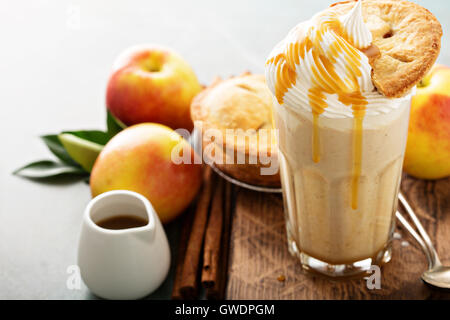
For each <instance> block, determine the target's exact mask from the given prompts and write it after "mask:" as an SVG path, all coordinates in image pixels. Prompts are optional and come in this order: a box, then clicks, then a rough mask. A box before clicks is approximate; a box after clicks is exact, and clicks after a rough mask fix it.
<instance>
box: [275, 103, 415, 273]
mask: <svg viewBox="0 0 450 320" xmlns="http://www.w3.org/2000/svg"><path fill="white" fill-rule="evenodd" d="M395 101H396V105H395V107H394V108H386V109H387V110H388V111H385V113H380V114H374V115H366V116H365V117H364V120H363V122H362V133H361V134H360V140H359V146H360V156H361V157H360V162H359V163H360V165H359V171H358V172H359V174H358V176H357V177H355V172H356V171H355V133H356V129H355V120H354V119H353V118H350V117H348V118H342V119H340V118H328V117H326V116H320V117H319V118H318V121H317V119H316V121H315V120H314V118H313V115H312V113H311V112H308V111H302V110H308V108H296V109H295V110H294V109H292V108H289V107H287V106H286V105H279V104H278V102H277V100H276V99H274V122H275V126H276V128H277V129H279V150H280V172H281V180H282V186H283V197H284V206H285V218H286V229H287V237H288V243H289V250H290V252H291V253H292V254H293V255H295V256H297V257H298V258H299V259H300V261H301V263H302V266H303V267H304V268H305V269H306V270H309V271H313V272H319V273H321V274H325V275H327V276H331V277H347V276H355V275H361V274H365V273H367V271H368V270H369V269H370V268H371V266H372V265H381V264H383V263H386V262H388V261H389V260H390V257H391V240H392V235H393V230H394V223H395V220H394V217H395V212H396V210H397V196H398V191H399V186H400V180H401V171H402V164H403V157H404V152H405V147H406V139H407V133H408V122H409V110H410V105H411V98H410V97H408V98H403V99H397V100H395ZM360 128H361V127H360ZM359 130H361V129H359ZM360 132H361V131H360ZM314 149H316V150H315V151H314ZM314 152H318V155H315V157H317V156H319V157H320V161H318V159H317V158H316V159H314V156H313V153H314ZM356 161H357V160H356Z"/></svg>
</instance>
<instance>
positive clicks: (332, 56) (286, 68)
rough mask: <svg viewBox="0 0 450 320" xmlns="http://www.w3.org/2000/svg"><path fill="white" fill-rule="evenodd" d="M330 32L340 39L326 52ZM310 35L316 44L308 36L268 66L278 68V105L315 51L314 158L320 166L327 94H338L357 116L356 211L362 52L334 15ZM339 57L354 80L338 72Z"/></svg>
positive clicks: (371, 52)
mask: <svg viewBox="0 0 450 320" xmlns="http://www.w3.org/2000/svg"><path fill="white" fill-rule="evenodd" d="M330 31H332V32H334V33H335V34H336V35H338V36H337V37H335V41H334V42H333V43H332V44H331V46H330V48H329V49H328V52H324V51H323V49H322V48H321V45H320V42H321V41H322V40H323V36H324V34H325V33H326V32H330ZM309 32H314V33H315V34H314V35H315V37H313V39H314V41H312V40H311V38H310V37H308V35H305V36H304V37H302V39H299V40H298V41H297V42H295V43H290V44H289V46H288V48H287V50H286V51H285V52H284V53H280V54H278V55H277V56H275V57H273V58H271V59H269V60H268V61H267V64H271V63H273V64H274V65H275V66H277V72H276V80H277V81H276V84H275V97H276V98H277V100H278V103H279V104H280V105H282V104H283V97H284V95H285V94H286V92H287V91H288V90H289V89H290V88H292V87H293V86H295V84H296V76H297V75H296V71H295V70H296V65H298V64H299V63H300V59H304V58H305V54H306V53H307V52H311V55H312V58H313V60H314V64H313V66H312V74H313V77H312V86H311V88H310V89H309V92H308V99H309V104H310V106H311V111H312V115H313V133H312V159H313V161H314V162H315V163H319V162H320V159H321V154H320V149H321V143H320V137H319V122H320V121H319V118H320V115H321V114H322V113H324V112H325V109H326V108H327V103H326V94H337V95H338V99H339V101H340V102H342V103H343V104H344V105H348V106H351V108H352V112H353V117H354V119H353V138H352V140H353V141H352V181H351V189H352V191H351V206H352V208H353V209H354V210H356V209H357V208H358V186H359V180H360V177H361V161H362V139H363V120H364V116H365V111H366V106H367V104H368V102H367V100H366V98H365V97H364V96H363V95H362V93H361V88H360V86H359V83H358V77H360V76H361V75H362V72H361V58H360V56H359V50H358V49H356V48H355V46H354V45H353V44H352V40H351V37H350V36H349V35H348V34H347V33H346V32H345V30H344V28H343V27H342V24H341V22H340V21H339V19H338V17H337V16H336V15H333V14H331V15H330V16H329V17H327V19H325V20H323V21H321V22H320V23H319V25H318V27H317V28H316V29H315V30H314V29H313V30H310V31H309ZM363 52H364V53H365V54H366V55H367V56H368V57H369V59H371V58H373V57H376V56H378V55H379V50H378V48H377V47H376V46H371V47H369V48H367V49H365V50H363ZM339 55H343V56H344V57H345V62H346V63H345V67H346V70H345V73H346V76H347V77H346V78H347V79H350V81H348V80H346V81H344V80H343V79H342V78H340V77H339V75H338V74H337V72H336V69H335V63H336V60H337V57H338V56H339Z"/></svg>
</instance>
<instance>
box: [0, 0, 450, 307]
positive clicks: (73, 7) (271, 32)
mask: <svg viewBox="0 0 450 320" xmlns="http://www.w3.org/2000/svg"><path fill="white" fill-rule="evenodd" d="M417 2H419V3H420V4H422V5H424V6H425V7H427V8H428V9H430V10H431V11H432V12H433V13H435V15H436V16H437V17H438V19H439V20H440V21H441V22H442V24H443V27H444V31H448V30H450V25H449V22H450V2H449V1H447V0H423V1H417ZM331 3H332V1H328V0H314V1H310V0H308V1H306V0H295V1H256V0H254V1H244V0H237V1H236V0H234V1H221V2H218V1H217V2H216V1H167V0H165V1H148V0H145V1H137V0H134V1H120V2H119V1H106V0H101V1H92V0H91V1H76V0H73V1H58V0H53V1H43V0H37V1H36V0H34V1H23V0H21V1H6V0H2V1H1V5H0V39H1V47H0V61H1V62H0V103H1V107H0V108H1V109H0V110H1V115H2V117H1V118H2V121H1V122H0V137H1V143H2V146H1V156H0V298H3V299H84V298H93V296H92V295H91V294H90V293H89V291H88V290H87V288H86V287H85V286H84V285H83V286H82V288H81V290H69V289H67V287H66V280H67V277H68V274H67V272H66V270H67V268H68V267H69V266H70V265H73V264H76V249H77V241H78V234H79V230H80V224H81V219H82V214H83V210H84V207H85V206H86V204H87V203H88V201H89V200H90V192H89V187H88V185H87V184H85V183H83V182H79V183H70V181H60V182H59V183H57V184H54V183H53V184H50V183H47V184H40V183H36V182H31V181H28V180H24V179H21V178H18V177H14V176H12V175H11V172H12V171H13V170H14V169H16V168H17V167H19V166H21V165H23V164H25V163H27V162H30V161H33V160H38V159H43V158H49V157H51V155H50V153H49V152H48V151H47V149H46V147H45V146H44V144H43V143H41V141H40V140H39V139H38V136H39V135H42V134H46V133H57V132H60V131H61V130H76V129H96V128H97V129H104V127H105V124H104V123H105V108H104V95H105V87H106V82H107V79H108V75H109V71H110V68H111V65H112V63H113V61H114V58H115V57H116V56H117V55H118V54H119V53H120V52H121V51H122V50H123V49H125V48H127V47H128V46H130V45H134V44H138V43H147V42H155V43H161V44H165V45H168V46H171V47H173V48H174V49H176V50H177V51H178V52H179V53H181V54H182V55H183V56H184V58H185V59H186V60H187V61H188V62H189V63H190V64H191V65H192V67H193V68H194V70H195V71H196V73H197V75H198V77H199V78H200V81H201V82H202V83H205V84H207V83H209V82H210V81H211V80H212V79H213V78H214V77H215V76H217V75H220V76H223V77H227V76H229V75H233V74H239V73H241V72H242V71H244V70H250V71H252V72H262V71H263V66H264V61H265V58H266V56H267V55H268V53H269V51H270V50H271V49H272V47H273V46H274V45H275V44H276V43H277V42H278V41H279V40H281V39H282V38H283V36H284V35H285V34H286V33H287V32H288V31H289V30H290V28H291V27H293V26H294V25H295V24H296V23H298V22H300V21H302V20H305V19H307V18H309V17H310V16H311V15H313V14H314V13H316V12H317V11H319V10H321V9H323V8H325V7H326V6H328V5H329V4H331ZM449 41H450V38H449V37H448V35H447V34H446V35H445V36H444V39H443V48H442V53H441V56H440V59H439V61H440V62H441V63H444V64H450V48H449V45H448V42H449ZM177 227H178V226H177V225H176V224H172V225H169V226H167V227H166V228H167V229H168V232H169V234H170V235H171V241H172V242H173V243H176V237H174V236H173V235H174V234H176V230H177ZM170 288H171V279H170V278H169V279H168V280H167V281H166V282H165V284H164V285H163V286H162V288H160V289H159V290H158V291H157V292H156V293H155V294H154V295H152V297H151V298H165V297H169V293H170Z"/></svg>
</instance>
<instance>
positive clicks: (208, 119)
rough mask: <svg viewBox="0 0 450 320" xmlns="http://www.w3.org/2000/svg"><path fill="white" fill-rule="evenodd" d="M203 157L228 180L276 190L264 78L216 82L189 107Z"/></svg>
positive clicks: (269, 97)
mask: <svg viewBox="0 0 450 320" xmlns="http://www.w3.org/2000/svg"><path fill="white" fill-rule="evenodd" d="M191 116H192V120H193V121H194V124H195V128H196V129H197V130H199V131H200V134H201V135H202V149H203V154H204V156H206V157H207V158H209V159H211V160H212V162H214V165H215V166H216V167H217V168H219V169H220V170H221V171H223V172H224V173H226V174H228V175H229V176H231V177H233V178H235V179H237V180H239V181H242V182H245V183H248V184H252V185H257V186H265V187H280V177H279V173H278V150H277V146H276V139H275V134H274V130H273V129H272V95H271V93H270V91H269V89H268V88H267V86H266V83H265V78H264V76H263V75H252V74H248V73H245V74H243V75H241V76H238V77H233V78H230V79H227V80H220V79H217V80H216V81H214V82H213V83H212V84H211V85H210V86H209V87H207V88H206V89H205V90H203V91H202V92H201V93H200V94H199V95H197V96H196V97H195V98H194V100H193V101H192V104H191Z"/></svg>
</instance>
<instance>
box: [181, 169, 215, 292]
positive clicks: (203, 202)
mask: <svg viewBox="0 0 450 320" xmlns="http://www.w3.org/2000/svg"><path fill="white" fill-rule="evenodd" d="M212 179H213V175H212V170H211V168H210V167H206V168H205V171H204V178H203V186H202V190H201V191H200V192H201V193H200V196H199V199H198V202H197V207H196V209H195V214H194V220H193V222H192V229H191V234H190V236H189V241H188V244H187V247H186V253H185V258H184V263H183V268H182V272H181V283H180V287H179V288H180V289H179V292H180V295H181V296H182V297H183V299H195V298H196V296H197V293H198V271H199V264H200V257H201V250H202V245H203V237H204V234H205V229H206V224H207V220H208V211H209V205H210V201H211V195H212V188H213V181H212Z"/></svg>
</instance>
